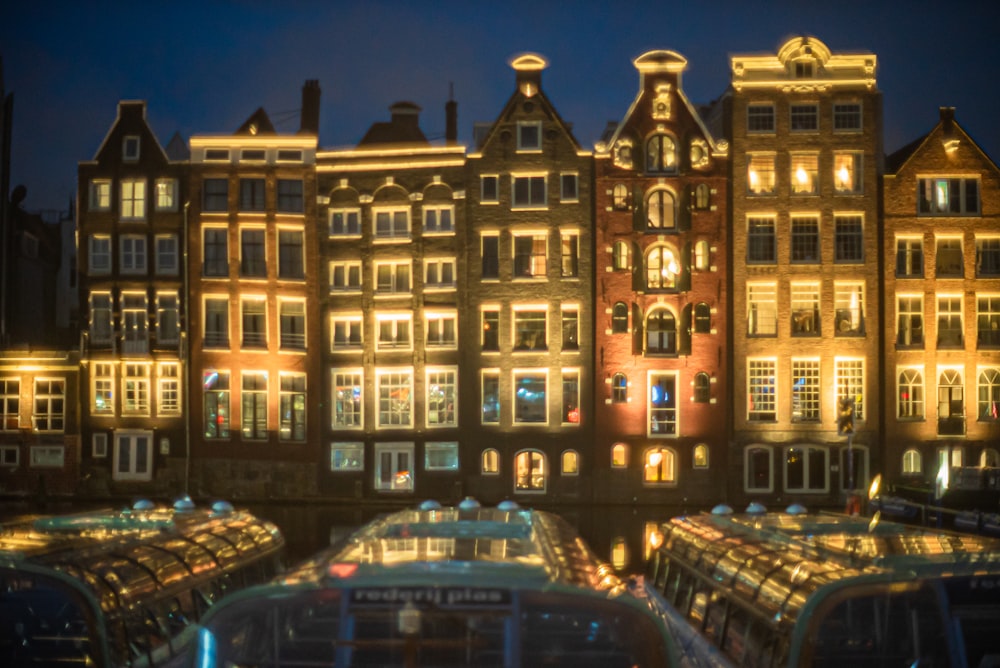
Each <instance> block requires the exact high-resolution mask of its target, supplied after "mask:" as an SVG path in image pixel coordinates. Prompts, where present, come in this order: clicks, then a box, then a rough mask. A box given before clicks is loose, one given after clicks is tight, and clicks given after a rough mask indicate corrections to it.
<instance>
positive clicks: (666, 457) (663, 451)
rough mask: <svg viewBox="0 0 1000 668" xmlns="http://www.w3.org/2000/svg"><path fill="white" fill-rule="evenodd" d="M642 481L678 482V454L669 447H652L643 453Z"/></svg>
mask: <svg viewBox="0 0 1000 668" xmlns="http://www.w3.org/2000/svg"><path fill="white" fill-rule="evenodd" d="M642 459H643V466H642V481H643V482H645V483H659V484H664V483H665V484H671V483H676V482H677V455H676V454H675V453H674V451H673V450H670V449H668V448H650V449H649V450H646V451H645V452H644V453H643V454H642Z"/></svg>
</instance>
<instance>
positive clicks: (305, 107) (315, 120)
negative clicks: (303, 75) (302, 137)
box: [299, 79, 320, 136]
mask: <svg viewBox="0 0 1000 668" xmlns="http://www.w3.org/2000/svg"><path fill="white" fill-rule="evenodd" d="M319 93H320V90H319V80H318V79H308V80H307V81H306V83H305V85H304V86H302V120H301V123H300V126H299V132H300V133H302V134H311V135H317V136H318V135H319Z"/></svg>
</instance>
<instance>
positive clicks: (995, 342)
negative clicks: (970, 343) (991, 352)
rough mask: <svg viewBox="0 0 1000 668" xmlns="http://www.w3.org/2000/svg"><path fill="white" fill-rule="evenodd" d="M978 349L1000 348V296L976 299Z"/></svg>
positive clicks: (978, 297)
mask: <svg viewBox="0 0 1000 668" xmlns="http://www.w3.org/2000/svg"><path fill="white" fill-rule="evenodd" d="M976 347H977V348H998V347H1000V295H989V296H977V297H976Z"/></svg>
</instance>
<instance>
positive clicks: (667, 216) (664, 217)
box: [646, 188, 677, 230]
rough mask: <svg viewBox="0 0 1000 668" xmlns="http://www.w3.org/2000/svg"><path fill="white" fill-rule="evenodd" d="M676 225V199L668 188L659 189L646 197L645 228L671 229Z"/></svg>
mask: <svg viewBox="0 0 1000 668" xmlns="http://www.w3.org/2000/svg"><path fill="white" fill-rule="evenodd" d="M675 227H677V211H676V199H675V198H674V194H673V193H672V192H670V191H669V190H664V189H662V188H661V189H659V190H654V191H653V192H651V193H649V196H648V197H646V229H647V230H672V229H674V228H675Z"/></svg>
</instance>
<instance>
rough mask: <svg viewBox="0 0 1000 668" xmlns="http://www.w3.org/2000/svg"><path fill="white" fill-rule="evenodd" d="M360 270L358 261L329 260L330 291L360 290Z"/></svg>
mask: <svg viewBox="0 0 1000 668" xmlns="http://www.w3.org/2000/svg"><path fill="white" fill-rule="evenodd" d="M361 272H362V267H361V262H360V261H347V260H345V261H331V262H330V292H336V293H343V292H361V286H362V282H363V281H362V279H361Z"/></svg>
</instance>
